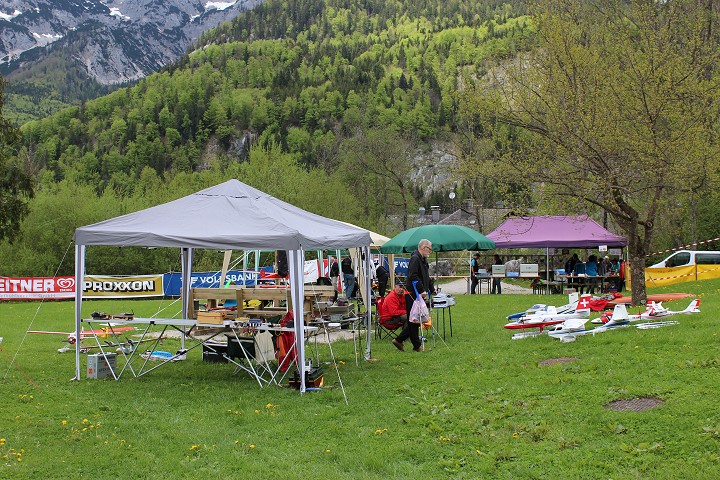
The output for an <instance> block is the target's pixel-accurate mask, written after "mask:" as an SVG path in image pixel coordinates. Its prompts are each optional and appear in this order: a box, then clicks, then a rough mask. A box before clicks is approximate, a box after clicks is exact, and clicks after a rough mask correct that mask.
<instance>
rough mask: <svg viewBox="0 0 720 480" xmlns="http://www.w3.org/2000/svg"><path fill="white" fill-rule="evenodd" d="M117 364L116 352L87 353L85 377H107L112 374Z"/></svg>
mask: <svg viewBox="0 0 720 480" xmlns="http://www.w3.org/2000/svg"><path fill="white" fill-rule="evenodd" d="M116 365H117V354H116V353H106V354H104V355H103V354H102V353H94V354H92V355H88V365H87V378H107V377H112V376H113V373H112V372H113V371H114V370H115V366H116Z"/></svg>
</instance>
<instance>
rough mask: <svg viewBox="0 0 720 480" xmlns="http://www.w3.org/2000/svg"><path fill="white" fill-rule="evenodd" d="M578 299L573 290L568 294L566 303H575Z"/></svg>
mask: <svg viewBox="0 0 720 480" xmlns="http://www.w3.org/2000/svg"><path fill="white" fill-rule="evenodd" d="M577 301H578V293H577V292H573V293H569V294H568V303H576V302H577Z"/></svg>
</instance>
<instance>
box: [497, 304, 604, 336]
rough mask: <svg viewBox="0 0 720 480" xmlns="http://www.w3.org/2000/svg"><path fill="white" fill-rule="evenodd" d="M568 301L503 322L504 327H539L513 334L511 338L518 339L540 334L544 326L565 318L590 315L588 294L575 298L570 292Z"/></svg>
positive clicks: (521, 328) (559, 321)
mask: <svg viewBox="0 0 720 480" xmlns="http://www.w3.org/2000/svg"><path fill="white" fill-rule="evenodd" d="M573 295H574V298H573ZM573 300H574V302H573ZM570 301H571V303H569V304H568V305H563V306H562V307H554V306H547V307H545V309H543V310H539V311H537V312H535V313H532V314H528V315H524V316H522V317H520V318H518V319H516V320H514V321H512V322H510V323H507V324H505V328H507V329H510V330H525V329H528V328H539V331H538V332H522V333H518V334H515V335H513V337H512V338H513V339H518V338H525V337H531V336H536V335H540V334H542V333H543V329H544V328H545V327H549V326H552V325H558V324H560V323H563V322H565V321H567V320H571V319H575V318H582V319H585V320H586V321H587V318H588V317H589V316H590V295H589V294H586V295H582V296H581V297H580V299H579V300H577V293H575V294H571V297H570Z"/></svg>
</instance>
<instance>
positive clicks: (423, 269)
mask: <svg viewBox="0 0 720 480" xmlns="http://www.w3.org/2000/svg"><path fill="white" fill-rule="evenodd" d="M431 253H432V242H430V240H428V239H426V238H423V239H422V240H420V242H419V243H418V248H417V250H415V251H414V252H413V253H412V255H411V256H410V263H409V264H408V273H407V281H406V282H405V286H406V289H407V291H408V292H409V293H408V294H407V295H406V297H405V299H406V302H405V303H406V306H407V318H408V320H405V323H404V324H403V329H402V331H401V332H400V335H398V336H397V337H396V338H393V340H392V344H393V345H395V347H396V348H397V349H398V350H405V347H404V346H403V342H404V341H405V340H407V339H408V338H409V339H410V342H411V343H412V345H413V350H415V351H416V352H422V351H423V350H425V347H423V344H422V340H420V324H419V323H413V322H411V321H410V320H409V318H410V310H411V309H412V304H413V302H414V301H415V298H416V297H418V296H419V297H421V298H422V299H423V300H425V301H426V303H427V301H429V300H426V299H427V296H428V295H430V294H432V291H431V290H430V266H429V265H428V261H427V257H428V256H429V255H430V254H431ZM416 290H417V295H416V294H415V291H416Z"/></svg>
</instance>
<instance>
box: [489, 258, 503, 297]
mask: <svg viewBox="0 0 720 480" xmlns="http://www.w3.org/2000/svg"><path fill="white" fill-rule="evenodd" d="M493 265H503V261H502V259H501V258H500V255H498V254H497V253H496V254H495V255H494V256H493ZM500 280H501V279H500V277H493V279H492V289H491V290H490V293H491V294H495V293H497V294H498V295H500V294H501V293H502V284H501V283H500Z"/></svg>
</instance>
